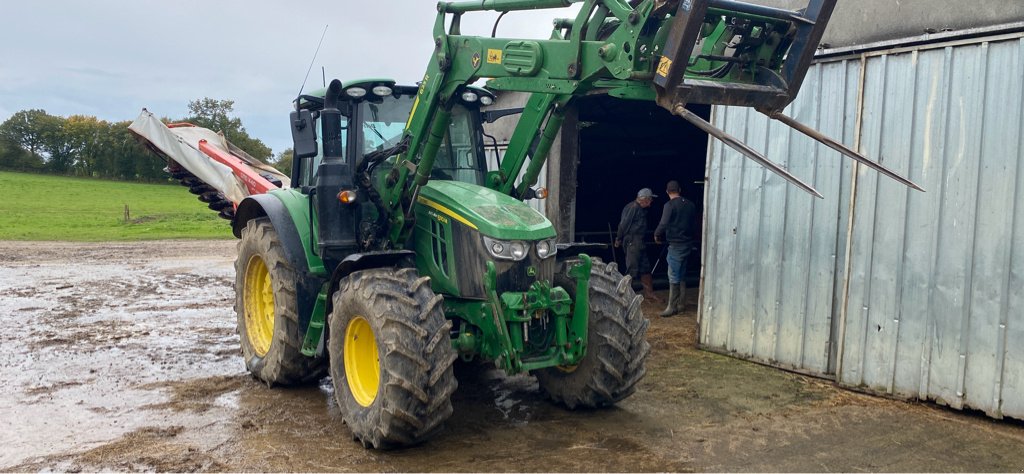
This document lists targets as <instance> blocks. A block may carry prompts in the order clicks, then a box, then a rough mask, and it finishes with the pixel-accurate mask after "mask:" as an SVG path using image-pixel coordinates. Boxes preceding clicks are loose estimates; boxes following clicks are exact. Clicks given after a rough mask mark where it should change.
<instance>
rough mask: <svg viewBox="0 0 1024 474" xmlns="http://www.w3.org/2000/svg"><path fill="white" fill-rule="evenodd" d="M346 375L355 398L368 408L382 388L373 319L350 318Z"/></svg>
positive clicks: (346, 347)
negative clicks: (370, 320)
mask: <svg viewBox="0 0 1024 474" xmlns="http://www.w3.org/2000/svg"><path fill="white" fill-rule="evenodd" d="M345 378H346V379H348V388H349V390H351V391H352V397H353V398H355V399H356V402H357V403H359V404H360V405H362V406H364V407H368V406H370V405H371V404H372V403H373V401H374V400H375V399H376V398H377V389H378V388H379V387H380V359H378V358H377V340H376V339H374V337H373V328H371V327H370V322H369V321H367V320H366V319H365V318H363V317H362V316H356V317H354V318H352V321H349V323H348V328H347V329H345Z"/></svg>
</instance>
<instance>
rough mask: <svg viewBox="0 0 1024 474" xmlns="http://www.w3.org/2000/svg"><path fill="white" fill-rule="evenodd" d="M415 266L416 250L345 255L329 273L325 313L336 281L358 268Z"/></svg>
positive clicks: (328, 310) (329, 309) (328, 308)
mask: <svg viewBox="0 0 1024 474" xmlns="http://www.w3.org/2000/svg"><path fill="white" fill-rule="evenodd" d="M415 266H416V252H413V251H412V250H380V251H373V252H362V253H354V254H352V255H349V256H347V257H345V259H344V260H342V261H341V263H339V264H338V266H337V267H335V268H334V273H332V274H331V286H330V290H329V291H328V292H327V295H328V297H327V313H328V314H330V312H331V300H332V298H331V297H330V295H333V294H334V291H335V290H337V289H338V283H339V282H341V279H342V278H345V277H347V276H349V275H351V274H352V273H354V272H357V271H359V270H366V269H368V268H383V267H394V268H413V267H415Z"/></svg>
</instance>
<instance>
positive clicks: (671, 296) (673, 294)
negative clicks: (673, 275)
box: [658, 284, 679, 318]
mask: <svg viewBox="0 0 1024 474" xmlns="http://www.w3.org/2000/svg"><path fill="white" fill-rule="evenodd" d="M677 293H679V287H678V285H672V284H669V286H668V306H666V307H665V311H662V312H661V313H658V315H659V316H661V317H663V318H667V317H669V316H672V315H673V314H676V312H677V311H676V300H677V299H678V298H679V296H678V295H677Z"/></svg>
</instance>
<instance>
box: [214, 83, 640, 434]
mask: <svg viewBox="0 0 1024 474" xmlns="http://www.w3.org/2000/svg"><path fill="white" fill-rule="evenodd" d="M418 91H419V89H417V88H415V87H403V86H399V85H395V84H394V82H393V81H390V80H380V79H371V80H364V81H356V82H352V83H347V84H343V83H341V82H339V81H333V82H332V83H331V85H330V87H328V88H326V89H324V90H321V91H317V92H314V93H311V94H309V95H304V96H302V97H300V98H299V100H298V101H297V103H296V105H297V108H298V111H296V112H295V113H293V114H292V115H293V117H292V121H293V129H294V131H295V137H296V141H295V160H294V162H293V163H294V164H293V170H292V185H291V188H290V189H278V190H272V191H270V192H268V193H265V194H258V195H254V196H250V197H249V198H247V199H246V200H244V201H242V202H241V204H240V205H239V206H238V209H237V211H236V213H235V219H234V221H233V225H234V232H235V235H236V236H237V237H239V238H240V239H241V241H240V243H239V246H238V259H237V261H236V289H237V299H236V311H237V314H238V328H239V334H240V336H241V346H242V353H243V355H244V358H245V361H246V366H247V367H248V369H249V371H250V372H251V373H252V374H253V375H254V376H256V377H257V378H258V379H260V380H263V381H265V382H266V383H268V384H271V385H277V384H280V385H289V384H296V383H302V382H308V381H313V380H316V379H318V378H320V377H321V376H322V375H323V374H324V373H325V371H329V373H330V375H331V378H332V380H333V384H334V394H335V397H336V398H337V402H338V405H339V406H340V407H341V411H342V413H343V416H344V420H345V422H346V423H347V424H348V426H349V427H350V429H351V430H352V432H353V434H354V435H355V436H356V437H357V438H358V439H359V440H361V441H362V443H363V444H364V445H366V446H371V447H375V448H386V447H393V446H401V445H408V444H413V443H416V442H418V441H421V440H423V439H425V438H426V437H427V436H429V435H430V434H431V433H433V432H434V431H435V430H437V429H438V428H439V427H440V426H441V424H442V422H443V421H444V420H445V419H447V418H448V417H449V415H451V413H452V406H451V402H450V397H451V395H452V392H453V391H454V390H455V388H456V381H455V377H454V375H453V370H452V366H453V363H454V362H455V360H456V359H459V358H461V359H463V360H467V361H468V360H473V359H481V360H487V361H494V362H495V363H496V364H497V366H498V367H500V368H501V369H503V370H504V371H505V372H506V373H508V374H517V373H524V372H530V373H532V374H534V375H536V377H537V379H538V381H539V383H540V387H541V389H542V390H543V391H544V392H546V393H547V394H548V395H549V396H550V397H551V398H552V399H554V400H556V401H558V402H560V403H562V404H564V405H565V406H567V407H569V408H575V407H600V406H605V405H610V404H613V403H615V402H617V401H619V400H621V399H623V398H625V397H627V396H629V395H630V394H631V393H633V391H634V389H635V387H636V384H637V382H638V381H639V380H640V379H641V378H642V377H643V376H644V373H645V367H644V362H645V360H646V357H647V354H648V352H649V345H648V343H647V342H646V339H645V333H646V330H647V325H648V321H647V320H646V319H645V318H644V317H643V315H642V314H641V312H640V302H641V298H640V297H639V296H638V295H636V294H635V293H634V292H633V290H632V288H631V287H630V285H629V281H628V279H626V278H624V277H623V276H622V275H621V274H620V273H619V272H618V271H617V269H616V267H615V265H614V264H605V263H602V262H601V261H600V260H598V259H596V258H591V257H589V256H587V255H586V254H585V253H582V252H581V249H583V248H584V247H582V246H574V245H571V244H569V245H565V244H560V243H558V242H557V239H556V235H555V230H554V227H553V226H552V224H551V222H550V221H548V219H547V218H545V217H544V216H543V215H542V214H540V213H539V212H537V211H536V210H534V209H533V208H532V207H530V206H529V205H528V204H527V203H525V202H523V201H521V200H518V199H514V198H512V197H511V196H509V195H508V194H505V193H502V192H500V191H497V190H494V189H491V188H489V187H487V186H485V183H486V182H487V177H488V171H487V168H486V159H485V155H484V143H483V141H482V135H481V131H482V129H481V126H480V124H481V118H480V104H481V102H490V101H491V100H492V96H491V94H490V93H489V92H487V91H484V90H482V89H478V88H473V87H463V88H461V89H460V90H459V93H458V94H457V96H456V97H457V103H454V104H452V106H451V108H450V113H448V114H447V115H448V116H449V117H450V118H449V119H446V126H445V133H443V134H441V136H439V137H438V141H439V143H438V144H437V149H436V152H435V153H434V155H435V159H434V162H433V165H432V166H431V167H430V170H429V175H428V176H429V177H430V178H429V180H428V181H427V182H426V183H425V184H424V185H423V186H419V187H418V188H417V189H416V192H415V193H414V194H410V195H408V196H401V197H400V198H399V202H400V203H401V206H402V209H403V210H405V209H407V211H406V212H403V214H402V218H403V219H404V220H405V222H410V223H413V224H412V226H411V227H412V228H411V231H410V232H409V234H408V238H407V239H405V240H402V241H394V240H390V239H389V238H388V232H389V230H390V228H391V226H390V225H389V223H390V222H393V220H394V218H393V211H392V210H391V209H390V208H389V206H388V205H387V202H386V199H387V195H386V194H385V193H386V191H387V189H388V186H389V183H391V184H392V186H393V182H394V181H395V180H396V179H397V177H398V176H399V174H400V171H401V170H408V169H409V166H408V163H409V162H408V161H405V162H403V161H400V160H396V153H399V155H398V156H401V155H400V153H401V152H402V151H403V150H407V149H408V148H409V147H408V140H407V139H406V138H404V134H405V131H406V124H407V122H408V121H409V118H410V115H411V112H412V109H413V108H414V107H416V106H417V104H416V98H417V95H418ZM481 99H483V100H481ZM312 130H316V131H317V132H318V133H317V135H318V136H319V137H322V143H320V142H319V141H317V140H315V139H314V135H313V134H312V133H311V131H312ZM421 166H422V165H421Z"/></svg>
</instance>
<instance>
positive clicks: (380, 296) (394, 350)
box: [328, 268, 457, 449]
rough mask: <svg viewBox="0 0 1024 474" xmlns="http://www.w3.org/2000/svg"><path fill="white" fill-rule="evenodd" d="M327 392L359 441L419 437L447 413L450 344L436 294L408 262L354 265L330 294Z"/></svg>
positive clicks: (380, 443)
mask: <svg viewBox="0 0 1024 474" xmlns="http://www.w3.org/2000/svg"><path fill="white" fill-rule="evenodd" d="M331 301H332V310H331V315H330V338H329V339H328V351H329V352H330V360H331V363H330V370H331V378H332V380H333V384H334V396H335V399H336V400H337V402H338V406H339V407H340V408H341V412H342V416H343V417H344V420H345V423H346V424H347V425H348V427H349V429H350V430H351V431H352V434H353V435H354V436H355V438H356V439H358V440H359V441H360V442H362V444H363V446H366V447H372V448H380V449H386V448H394V447H400V446H409V445H413V444H417V443H420V442H422V441H424V440H425V439H427V438H428V437H429V436H430V435H432V434H433V433H434V432H436V431H437V430H438V429H440V428H441V426H442V423H443V422H444V421H445V420H447V419H448V417H449V416H451V414H452V404H451V395H452V393H453V392H454V391H455V388H456V386H457V383H456V381H455V376H454V374H453V371H452V364H453V362H454V361H455V359H456V358H457V357H456V354H455V350H454V349H452V346H451V339H450V336H449V330H450V329H451V323H450V322H448V321H447V320H446V319H445V317H444V312H443V310H442V307H441V305H442V301H443V299H442V297H441V296H440V295H436V294H434V292H433V291H432V290H431V289H430V279H429V278H427V277H419V276H418V275H417V273H416V270H415V269H411V268H407V269H402V270H399V271H397V272H395V271H394V270H392V269H372V270H363V271H358V272H354V273H352V274H351V275H349V276H348V277H346V278H345V279H343V280H342V281H341V284H340V285H339V288H338V290H337V291H335V292H334V295H333V297H332V300H331Z"/></svg>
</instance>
